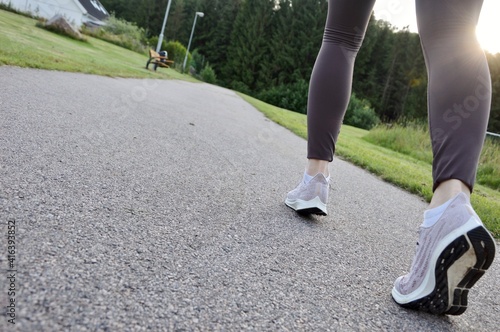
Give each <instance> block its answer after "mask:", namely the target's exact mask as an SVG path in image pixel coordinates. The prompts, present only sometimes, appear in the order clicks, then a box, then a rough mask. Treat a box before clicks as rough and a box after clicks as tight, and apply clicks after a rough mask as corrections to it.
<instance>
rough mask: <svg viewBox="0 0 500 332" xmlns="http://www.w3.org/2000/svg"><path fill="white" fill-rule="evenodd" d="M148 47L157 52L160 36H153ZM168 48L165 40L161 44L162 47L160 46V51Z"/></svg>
mask: <svg viewBox="0 0 500 332" xmlns="http://www.w3.org/2000/svg"><path fill="white" fill-rule="evenodd" d="M148 45H149V47H150V48H152V49H153V50H155V51H156V46H157V45H158V36H153V37H151V38H149V39H148ZM166 46H167V42H166V41H165V39H164V40H163V41H162V42H161V45H160V51H163V50H165V47H166Z"/></svg>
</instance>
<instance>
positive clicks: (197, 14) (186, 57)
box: [182, 12, 205, 72]
mask: <svg viewBox="0 0 500 332" xmlns="http://www.w3.org/2000/svg"><path fill="white" fill-rule="evenodd" d="M198 16H199V17H203V16H205V14H203V13H202V12H196V14H195V15H194V22H193V28H192V29H191V36H190V37H189V43H188V47H187V50H186V56H185V57H184V64H183V65H182V72H184V71H185V70H186V62H187V59H188V54H189V47H190V46H191V40H192V39H193V33H194V27H195V25H196V19H197V18H198Z"/></svg>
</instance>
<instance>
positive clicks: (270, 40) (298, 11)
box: [101, 0, 500, 133]
mask: <svg viewBox="0 0 500 332" xmlns="http://www.w3.org/2000/svg"><path fill="white" fill-rule="evenodd" d="M101 3H102V4H103V5H104V7H106V9H107V10H108V11H110V12H114V13H115V15H116V16H117V17H119V18H122V19H125V20H127V21H129V22H134V23H135V24H137V26H139V27H141V28H143V29H144V30H145V33H146V35H147V37H148V38H151V39H152V40H154V38H155V37H157V36H158V34H159V33H160V30H161V27H162V24H163V19H164V15H165V9H166V8H167V3H168V0H142V1H128V0H101ZM327 8H328V2H327V0H173V1H172V6H171V8H170V13H169V16H168V20H167V25H166V28H165V33H164V35H165V39H166V40H168V41H179V42H180V43H182V44H183V45H187V43H188V40H189V35H190V33H191V28H192V24H193V20H194V15H195V12H197V11H199V12H203V13H204V14H205V16H204V17H203V18H201V19H198V20H197V23H196V31H195V33H194V38H193V41H192V46H191V50H196V51H197V53H199V54H201V55H202V56H203V57H204V58H205V60H206V61H207V62H208V63H209V64H210V66H211V67H212V68H213V69H214V71H215V73H216V76H217V83H218V84H219V85H222V86H225V87H228V88H231V89H235V90H238V91H241V92H244V93H247V94H249V95H252V96H254V97H257V98H259V99H261V100H264V101H267V102H269V103H271V104H274V105H276V106H279V107H283V108H287V109H290V110H293V111H296V112H301V113H305V112H306V106H307V93H308V82H309V78H310V75H311V71H312V67H313V65H314V61H315V58H316V55H317V53H318V51H319V48H320V46H321V41H322V35H323V28H324V24H325V21H326V14H327ZM150 46H151V47H152V48H154V47H155V46H156V43H154V42H151V43H150ZM487 59H488V63H489V66H490V71H491V74H492V83H493V100H492V109H491V116H490V122H489V126H488V129H489V130H490V131H493V132H497V133H500V53H499V54H496V55H493V54H487ZM426 89H427V73H426V68H425V63H424V57H423V54H422V51H421V48H420V39H419V36H418V34H416V33H412V32H410V31H409V30H408V29H402V30H401V29H396V28H395V27H393V26H391V24H390V23H388V22H385V21H382V20H377V19H376V18H375V17H373V16H372V18H371V19H370V23H369V26H368V30H367V33H366V36H365V40H364V42H363V46H362V47H361V50H360V51H359V53H358V56H357V59H356V66H355V69H354V80H353V93H354V94H355V95H356V97H357V98H359V99H363V100H365V101H367V102H368V103H369V104H370V105H371V107H372V108H373V109H374V110H375V112H376V114H377V115H378V117H379V118H380V119H381V120H382V121H384V122H411V121H415V120H417V121H418V120H424V119H426V116H427V96H426Z"/></svg>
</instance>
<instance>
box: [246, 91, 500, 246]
mask: <svg viewBox="0 0 500 332" xmlns="http://www.w3.org/2000/svg"><path fill="white" fill-rule="evenodd" d="M240 96H241V97H243V99H245V100H246V101H247V102H249V103H250V104H252V105H253V106H254V107H256V108H257V109H258V110H260V111H261V112H262V113H264V114H265V115H266V116H267V117H268V118H269V119H271V120H272V121H274V122H276V123H278V124H280V125H282V126H284V127H286V128H288V129H290V130H291V131H293V132H294V133H296V134H297V135H299V136H301V137H303V138H306V137H307V130H306V116H305V115H304V114H299V113H295V112H291V111H288V110H285V109H281V108H278V107H275V106H272V105H269V104H266V103H264V102H262V101H260V100H257V99H255V98H252V97H249V96H246V95H244V94H240ZM367 134H368V131H366V130H363V129H359V128H353V127H350V126H342V132H341V135H340V136H339V141H338V142H337V146H336V154H337V155H338V156H340V157H342V158H344V159H346V160H348V161H350V162H352V163H354V164H356V165H358V166H361V167H363V168H365V169H367V170H369V171H370V172H372V173H374V174H376V175H378V176H379V177H380V178H382V179H384V180H386V181H388V182H391V183H393V184H396V185H397V186H399V187H401V188H404V189H406V190H408V191H409V192H412V193H414V194H417V195H419V196H421V197H423V198H425V199H426V200H427V201H430V199H431V197H432V167H431V165H430V164H429V163H427V162H424V161H420V160H418V159H415V158H413V157H411V156H408V155H405V154H401V153H398V152H395V151H393V150H389V149H387V148H384V147H381V146H378V145H375V144H372V143H369V142H367V141H366V140H364V139H363V136H365V135H367ZM471 200H472V204H473V205H474V209H475V210H476V212H477V213H478V214H479V216H480V217H481V219H482V220H483V222H484V223H485V225H486V226H487V227H488V229H489V230H490V231H491V232H492V233H493V234H494V236H495V237H497V238H499V237H500V193H498V191H495V190H492V189H489V188H486V187H484V186H481V185H477V186H476V187H475V190H474V194H473V195H472V197H471Z"/></svg>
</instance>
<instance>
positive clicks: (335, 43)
mask: <svg viewBox="0 0 500 332" xmlns="http://www.w3.org/2000/svg"><path fill="white" fill-rule="evenodd" d="M374 4H375V0H330V1H329V2H328V16H327V20H326V26H325V32H324V36H323V43H322V45H321V49H320V51H319V54H318V57H317V59H316V63H315V64H314V69H313V72H312V75H311V80H310V83H309V99H308V105H307V129H308V152H307V158H308V159H310V160H323V161H327V162H330V161H332V160H333V154H334V151H335V143H336V141H337V137H338V135H339V131H340V126H341V125H342V120H343V118H344V114H345V112H346V109H347V105H348V103H349V98H350V95H351V86H352V75H353V68H354V60H355V58H356V55H357V53H358V51H359V48H360V47H361V44H362V42H363V38H364V35H365V31H366V27H367V26H368V22H369V20H370V16H371V13H372V9H373V5H374ZM311 164H312V165H311ZM324 164H325V163H323V168H324ZM309 165H311V166H314V165H315V163H314V162H313V163H311V162H310V163H309ZM324 174H327V173H324ZM310 175H315V174H311V173H310Z"/></svg>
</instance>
